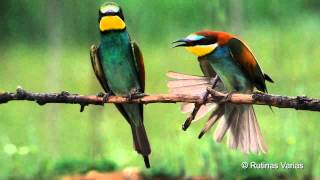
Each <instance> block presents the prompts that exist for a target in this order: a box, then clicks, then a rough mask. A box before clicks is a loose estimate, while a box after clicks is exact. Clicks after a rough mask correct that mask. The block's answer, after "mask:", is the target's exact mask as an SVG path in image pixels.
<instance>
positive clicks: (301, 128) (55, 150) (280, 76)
mask: <svg viewBox="0 0 320 180" xmlns="http://www.w3.org/2000/svg"><path fill="white" fill-rule="evenodd" d="M103 2H104V1H101V0H100V1H89V0H82V1H71V0H67V1H61V0H57V1H48V0H43V1H42V0H41V1H40V0H34V1H26V0H10V1H3V2H1V6H0V27H1V28H0V34H1V35H0V40H1V41H0V52H1V53H0V62H1V66H0V82H1V86H0V91H14V90H15V88H16V87H17V86H18V85H21V86H22V87H24V88H25V89H26V90H31V91H35V92H37V91H41V92H59V91H62V90H65V91H69V92H71V93H80V94H96V93H97V92H99V91H102V89H101V88H100V86H99V84H98V82H97V80H96V79H95V76H94V75H93V71H92V69H91V64H90V60H89V54H88V52H89V47H90V45H91V44H93V43H98V42H99V33H98V28H97V27H98V24H97V13H98V8H99V6H100V4H101V3H103ZM116 2H118V3H119V4H120V5H121V6H122V8H123V10H124V14H125V18H126V21H127V24H128V30H129V32H130V34H131V37H132V39H133V40H135V41H137V42H138V43H139V45H140V47H141V49H142V51H143V54H144V58H145V66H146V75H147V77H146V86H147V87H146V90H147V93H165V92H167V88H166V85H165V84H166V77H165V73H166V72H167V71H169V70H174V71H178V72H184V73H190V74H201V72H200V69H199V67H198V62H197V61H196V60H195V59H196V58H195V57H193V56H191V55H190V54H188V53H186V52H185V51H184V50H183V49H172V48H171V42H173V41H174V40H176V39H179V38H181V37H184V36H186V35H187V34H189V33H191V32H194V31H198V30H200V29H216V30H224V31H228V32H231V33H234V34H236V35H238V36H239V37H240V38H241V39H244V40H245V42H246V43H247V44H248V45H249V46H250V47H251V49H252V51H253V52H254V54H255V55H256V57H257V59H258V61H259V64H260V65H261V67H262V68H263V70H264V71H265V72H266V73H268V74H269V75H270V76H271V77H272V78H273V79H274V80H275V82H276V83H275V84H268V86H269V92H270V93H273V94H282V95H291V96H294V95H307V96H311V97H319V87H320V81H319V77H320V72H319V63H318V59H319V57H320V51H319V48H320V47H319V44H320V39H319V38H318V37H320V31H319V29H320V18H319V15H320V14H319V8H320V3H319V1H318V0H291V1H289V0H283V1H279V0H256V1H250V0H238V1H235V0H226V1H224V0H198V1H196V0H190V1H185V0H175V1H172V0H163V1H148V0H139V1H137V0H136V1H133V0H119V1H116ZM234 2H237V3H234ZM234 9H237V11H235V10H234ZM231 17H232V18H231ZM79 108H80V107H78V106H75V105H63V104H57V105H45V106H42V107H39V106H38V105H36V104H33V103H28V102H10V103H9V104H3V105H1V106H0V119H1V125H0V179H48V178H49V177H51V175H52V174H64V173H68V172H69V173H76V172H78V173H80V172H85V171H87V170H89V169H91V168H94V169H98V170H112V169H113V168H120V169H121V168H124V167H127V166H138V167H141V168H143V167H144V164H143V160H142V159H141V157H140V156H139V155H137V154H136V153H135V152H134V151H133V150H132V142H131V132H130V128H129V126H128V124H127V122H126V121H125V120H124V119H123V118H122V117H121V116H120V114H119V113H118V112H117V110H116V109H115V108H114V107H113V106H112V105H108V106H105V107H96V106H89V107H87V108H86V110H85V112H83V113H79ZM255 110H256V113H257V116H258V119H259V123H260V126H261V129H262V132H263V135H264V137H265V139H266V142H267V144H268V146H269V153H268V154H265V155H243V154H242V153H240V152H238V151H233V150H230V149H228V148H227V147H226V145H225V143H224V142H223V143H222V144H217V143H215V142H213V141H212V138H211V135H210V133H211V132H212V131H211V132H210V133H208V135H206V136H205V137H204V138H203V139H202V140H201V141H199V140H198V139H197V135H198V133H199V131H200V130H201V128H202V126H203V123H204V120H202V121H200V122H197V123H194V124H193V125H192V127H191V128H190V129H188V131H187V132H182V131H181V124H182V122H183V120H184V119H185V118H186V117H185V115H183V114H181V113H180V112H179V105H175V104H150V105H147V106H145V126H146V129H147V132H148V134H149V138H150V142H151V145H152V149H153V152H152V154H151V157H150V158H151V166H152V169H151V170H146V169H144V171H145V173H146V174H150V175H171V176H178V175H181V174H184V175H185V176H190V175H210V176H215V177H220V178H225V179H235V178H236V179H250V178H254V177H256V178H257V177H259V178H262V177H263V178H265V179H269V178H282V177H287V178H289V177H291V178H307V177H319V176H320V156H319V154H320V150H319V147H320V142H319V139H320V135H319V133H318V130H319V128H320V125H319V122H318V121H319V117H320V116H319V113H316V112H303V111H295V110H290V109H276V108H274V112H273V113H272V112H271V111H270V110H269V109H268V107H261V106H255ZM243 161H247V162H249V161H256V162H268V163H280V162H291V163H304V169H281V168H279V169H277V170H265V169H264V170H262V169H261V170H255V169H247V170H243V169H241V167H240V165H241V162H243ZM112 162H115V164H114V163H112Z"/></svg>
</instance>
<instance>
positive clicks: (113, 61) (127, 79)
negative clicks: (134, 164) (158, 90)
mask: <svg viewBox="0 0 320 180" xmlns="http://www.w3.org/2000/svg"><path fill="white" fill-rule="evenodd" d="M99 29H100V37H101V41H100V46H99V47H98V48H97V47H95V46H92V47H91V62H92V66H93V69H94V72H95V74H96V77H97V79H98V80H99V82H100V84H101V86H102V87H103V89H104V90H105V92H106V93H110V94H114V95H122V96H124V95H128V96H129V97H132V95H134V94H136V93H143V92H144V86H145V72H144V63H143V57H142V54H141V51H140V49H139V47H138V45H137V44H136V43H134V42H132V41H131V39H130V37H129V34H128V31H127V29H126V23H125V21H124V16H123V13H122V10H121V8H120V7H119V6H118V5H117V4H115V3H106V4H103V5H102V6H101V7H100V10H99ZM116 107H117V108H118V110H119V111H120V112H121V114H122V115H123V117H124V118H125V119H126V120H127V121H128V123H129V124H130V126H131V130H132V136H133V142H134V147H135V150H136V151H137V152H138V153H139V154H141V155H142V156H143V158H144V162H145V165H146V167H148V168H149V167H150V164H149V158H148V155H149V154H150V153H151V148H150V145H149V141H148V138H147V134H146V131H145V127H144V125H143V105H142V104H116Z"/></svg>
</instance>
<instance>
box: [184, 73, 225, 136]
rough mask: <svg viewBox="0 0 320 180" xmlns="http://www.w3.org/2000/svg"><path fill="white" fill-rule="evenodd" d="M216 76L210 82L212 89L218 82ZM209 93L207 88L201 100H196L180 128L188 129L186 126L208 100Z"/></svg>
mask: <svg viewBox="0 0 320 180" xmlns="http://www.w3.org/2000/svg"><path fill="white" fill-rule="evenodd" d="M218 80H219V78H218V76H217V75H216V76H215V77H214V79H213V83H212V88H211V89H213V88H214V87H215V86H216V85H217V83H218ZM209 95H210V92H209V90H207V91H206V93H205V94H204V95H203V96H202V99H201V101H198V102H197V103H195V105H194V108H193V111H192V112H191V113H190V115H189V116H188V118H187V120H186V121H185V122H184V123H183V125H182V130H184V131H186V130H187V129H188V127H189V126H190V124H191V122H192V121H193V120H194V119H195V118H196V115H197V113H198V111H199V110H200V108H201V106H202V105H205V104H206V103H207V100H208V96H209Z"/></svg>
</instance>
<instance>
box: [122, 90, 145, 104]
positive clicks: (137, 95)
mask: <svg viewBox="0 0 320 180" xmlns="http://www.w3.org/2000/svg"><path fill="white" fill-rule="evenodd" d="M144 96H146V94H145V93H143V92H142V90H141V89H137V88H133V89H131V91H130V92H129V94H128V96H127V98H128V100H129V101H131V100H133V99H137V98H141V97H144Z"/></svg>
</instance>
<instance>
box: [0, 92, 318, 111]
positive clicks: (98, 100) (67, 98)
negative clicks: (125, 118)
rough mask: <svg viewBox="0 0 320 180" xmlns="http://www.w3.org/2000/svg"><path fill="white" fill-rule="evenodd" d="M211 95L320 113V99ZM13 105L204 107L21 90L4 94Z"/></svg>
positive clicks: (170, 99) (164, 98)
mask: <svg viewBox="0 0 320 180" xmlns="http://www.w3.org/2000/svg"><path fill="white" fill-rule="evenodd" d="M208 91H209V93H210V94H211V96H210V97H208V99H207V102H208V103H210V102H216V103H221V102H228V103H234V104H256V105H269V106H274V107H278V108H294V109H296V110H308V111H320V99H312V98H308V97H306V96H297V97H288V96H279V95H270V94H262V93H254V94H239V93H232V94H229V95H228V94H225V93H221V92H217V91H215V90H213V89H212V88H208ZM10 101H33V102H36V103H38V104H39V105H44V104H48V103H63V104H79V105H80V106H82V107H84V106H87V105H104V103H139V104H149V103H178V102H187V103H201V102H203V99H202V97H200V96H192V95H174V94H159V95H145V96H143V97H138V98H134V99H132V100H130V99H128V98H127V97H123V96H110V97H109V98H108V100H107V101H106V102H103V97H99V96H95V95H88V96H84V95H79V94H70V93H68V92H65V91H63V92H61V93H33V92H27V91H25V90H23V89H22V88H21V87H18V88H17V91H16V92H15V93H12V92H5V93H1V94H0V104H4V103H8V102H10Z"/></svg>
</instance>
